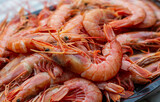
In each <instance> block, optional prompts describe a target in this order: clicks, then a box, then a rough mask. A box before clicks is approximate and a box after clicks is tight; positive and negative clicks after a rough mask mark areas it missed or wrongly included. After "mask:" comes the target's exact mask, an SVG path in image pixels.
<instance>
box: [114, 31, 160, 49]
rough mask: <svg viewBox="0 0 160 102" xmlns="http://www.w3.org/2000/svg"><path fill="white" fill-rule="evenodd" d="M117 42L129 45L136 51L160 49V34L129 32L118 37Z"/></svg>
mask: <svg viewBox="0 0 160 102" xmlns="http://www.w3.org/2000/svg"><path fill="white" fill-rule="evenodd" d="M117 40H118V41H119V42H120V44H121V45H128V46H131V47H132V48H134V49H139V50H142V49H148V48H153V49H151V50H154V49H158V48H159V47H160V33H159V32H149V31H141V32H129V33H124V34H120V35H117Z"/></svg>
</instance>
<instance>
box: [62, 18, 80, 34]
mask: <svg viewBox="0 0 160 102" xmlns="http://www.w3.org/2000/svg"><path fill="white" fill-rule="evenodd" d="M82 21H83V16H82V15H77V16H75V17H74V18H72V19H71V20H69V21H68V22H67V23H65V25H64V28H63V29H62V31H61V33H80V30H81V29H82Z"/></svg>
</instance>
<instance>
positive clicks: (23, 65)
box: [0, 54, 44, 90]
mask: <svg viewBox="0 0 160 102" xmlns="http://www.w3.org/2000/svg"><path fill="white" fill-rule="evenodd" d="M42 60H44V57H43V56H41V55H39V54H33V55H30V56H28V57H26V58H25V59H23V60H22V61H21V62H20V63H19V64H17V65H16V66H14V67H13V68H11V70H9V71H6V72H5V73H4V74H3V76H1V77H0V87H1V88H0V90H4V86H5V85H6V84H8V83H10V82H12V81H13V80H16V79H25V78H26V77H29V76H30V75H31V73H32V72H33V67H34V64H35V63H38V62H39V61H42Z"/></svg>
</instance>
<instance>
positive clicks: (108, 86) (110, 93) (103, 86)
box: [97, 82, 125, 102]
mask: <svg viewBox="0 0 160 102" xmlns="http://www.w3.org/2000/svg"><path fill="white" fill-rule="evenodd" d="M97 86H98V88H99V89H100V90H102V91H103V93H104V95H105V96H106V98H107V100H108V101H110V98H111V99H112V100H113V101H114V102H115V101H118V100H120V98H121V95H124V92H125V90H124V88H123V87H122V86H120V85H117V84H115V83H111V82H100V83H97Z"/></svg>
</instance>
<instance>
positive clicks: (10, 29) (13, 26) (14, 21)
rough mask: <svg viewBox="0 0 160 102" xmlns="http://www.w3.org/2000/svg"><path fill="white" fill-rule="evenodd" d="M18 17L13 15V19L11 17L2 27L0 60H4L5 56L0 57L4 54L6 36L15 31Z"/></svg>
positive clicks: (18, 21) (18, 20)
mask: <svg viewBox="0 0 160 102" xmlns="http://www.w3.org/2000/svg"><path fill="white" fill-rule="evenodd" d="M19 23H20V18H19V16H15V18H14V19H12V20H11V21H10V22H9V23H8V24H7V26H6V27H5V28H4V30H3V32H2V34H1V35H0V62H1V60H2V61H3V60H4V62H5V60H6V59H5V58H2V57H3V56H4V55H5V51H6V50H5V47H6V44H7V40H8V38H9V37H10V36H11V35H12V34H13V33H14V32H16V29H17V27H18V26H19Z"/></svg>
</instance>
